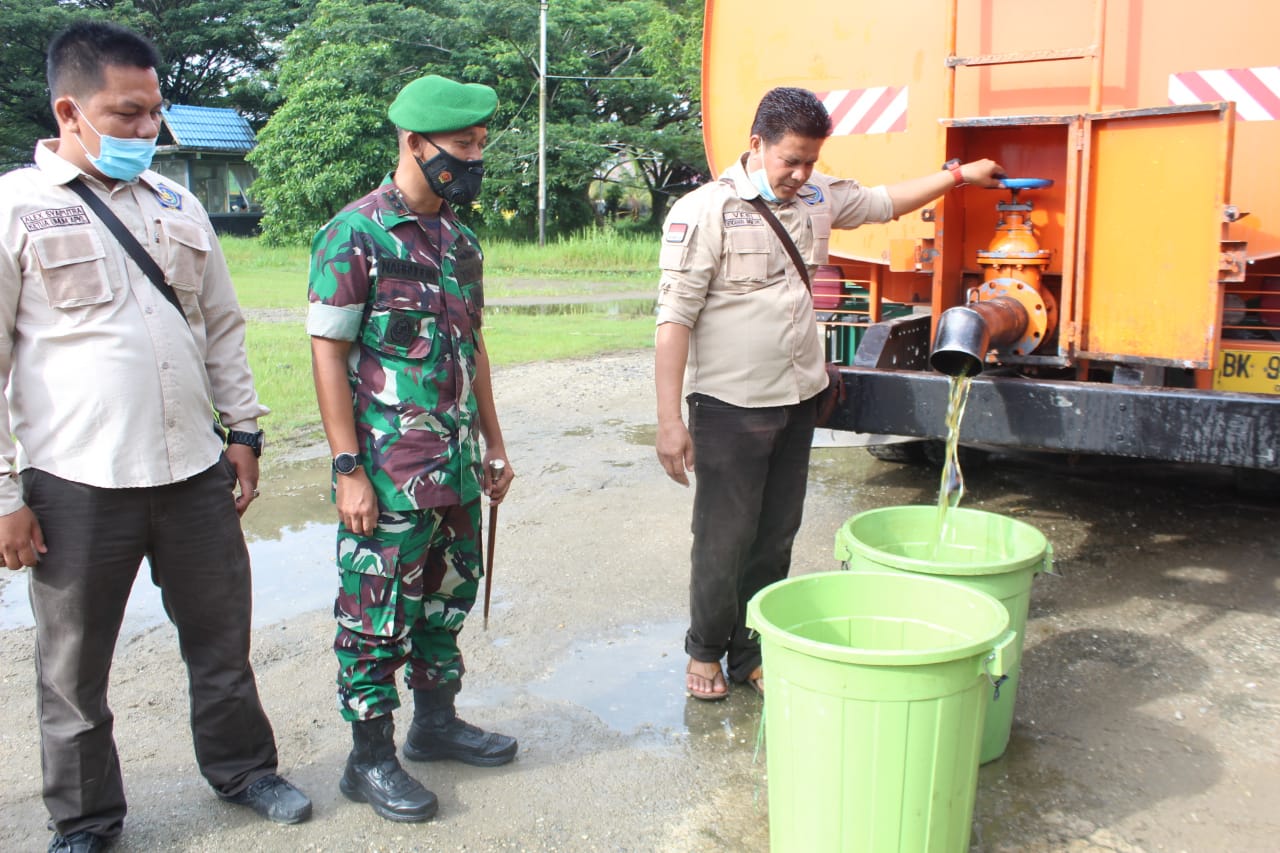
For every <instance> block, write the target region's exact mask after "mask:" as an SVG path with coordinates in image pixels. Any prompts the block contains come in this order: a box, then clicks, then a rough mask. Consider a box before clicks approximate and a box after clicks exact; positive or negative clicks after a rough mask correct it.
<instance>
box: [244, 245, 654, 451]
mask: <svg viewBox="0 0 1280 853" xmlns="http://www.w3.org/2000/svg"><path fill="white" fill-rule="evenodd" d="M630 242H632V243H636V244H637V245H635V246H631V245H630V244H629V243H625V242H624V243H623V244H619V245H611V246H606V247H605V248H606V249H607V250H608V251H603V250H601V251H600V252H599V253H597V254H595V255H592V254H590V253H589V252H585V251H582V250H579V249H575V251H577V252H578V253H579V254H581V255H583V258H585V260H576V259H573V258H568V257H565V256H564V253H565V251H567V250H566V248H565V245H568V244H565V245H562V246H561V247H560V249H559V250H558V251H559V252H560V253H561V260H560V261H559V262H557V261H556V260H555V259H554V258H551V259H550V260H548V261H546V262H545V263H541V262H540V263H534V262H533V261H527V262H528V263H529V265H530V266H532V267H534V269H532V270H528V271H518V272H515V273H514V277H515V278H517V279H518V281H519V285H518V286H516V287H507V288H503V287H502V286H501V285H498V286H497V287H495V286H494V285H492V284H491V283H490V282H492V281H494V280H495V277H496V276H495V273H494V272H493V269H492V267H490V266H489V262H488V261H486V280H485V293H486V296H487V297H488V298H490V299H493V298H500V297H501V296H503V295H539V296H556V295H561V296H573V295H579V294H582V293H586V292H604V293H616V292H626V291H635V290H637V289H639V286H640V285H643V286H644V288H648V287H651V286H652V285H653V283H654V279H655V274H654V268H655V264H653V263H652V262H650V263H648V264H647V265H646V266H645V268H644V269H643V270H642V271H638V272H635V273H634V275H633V276H632V278H631V279H629V278H628V277H626V276H624V275H623V274H622V273H623V272H624V271H626V269H627V268H626V264H629V263H639V262H640V259H641V258H642V257H643V255H642V253H643V252H646V251H648V250H647V249H646V248H645V247H644V246H643V245H640V244H639V243H640V241H630ZM222 244H223V249H224V251H225V252H226V255H227V263H228V264H229V266H230V267H231V276H232V280H233V281H234V282H235V284H236V293H237V295H238V297H239V299H240V304H241V306H242V307H243V308H244V309H245V311H246V313H247V314H248V316H249V322H248V330H247V333H246V334H247V346H248V351H249V364H250V366H251V367H252V368H253V375H254V380H255V382H256V384H257V388H258V396H259V397H260V398H261V400H262V402H263V403H264V404H265V405H267V406H268V407H270V408H271V411H272V414H271V416H270V417H269V418H268V419H267V420H266V421H265V422H264V427H265V428H266V429H267V430H268V432H269V433H270V436H271V441H272V442H273V443H279V442H284V443H285V444H293V443H304V442H311V441H315V440H318V439H320V438H322V437H323V432H322V431H321V428H320V418H319V414H318V412H317V410H316V401H315V392H314V389H313V387H312V382H311V350H310V346H309V339H308V338H307V334H306V330H305V327H304V325H303V322H302V319H301V317H302V315H303V312H304V311H305V308H306V291H307V251H306V250H305V249H302V248H297V249H280V248H270V247H265V246H262V245H260V244H259V243H258V241H257V240H246V239H236V238H223V239H222ZM503 248H504V247H503V246H502V245H501V244H499V245H498V247H497V248H496V249H494V248H490V249H487V251H486V257H487V258H493V257H494V256H495V255H497V256H499V257H501V256H502V251H501V250H502V249H503ZM529 248H530V247H519V253H521V254H520V256H521V257H524V258H526V259H528V258H530V257H531V256H530V255H528V254H527V253H528V251H529ZM532 248H533V249H535V250H536V249H537V247H532ZM542 251H544V252H546V253H549V254H550V253H554V252H555V251H557V250H556V248H555V247H554V246H548V247H546V249H544V250H542ZM631 251H634V252H635V253H636V254H635V255H630V254H626V252H631ZM656 252H657V247H656V245H655V246H653V247H652V253H653V254H654V255H655V256H656ZM512 253H513V254H515V251H514V250H512ZM589 264H595V267H592V268H591V269H592V270H593V271H592V272H590V273H587V272H583V270H586V269H588V268H589ZM503 269H511V270H514V268H503ZM497 275H499V276H500V275H501V273H499V274H497ZM604 276H609V278H608V280H607V282H605V283H604V284H600V283H598V282H597V281H596V279H597V278H602V277H604ZM632 279H633V280H632ZM497 280H498V281H501V278H498V279H497ZM577 307H578V308H579V309H581V306H577ZM272 309H275V310H277V311H278V310H279V309H294V310H296V311H297V312H298V319H296V320H295V319H290V318H288V317H285V318H283V319H282V318H280V317H279V315H278V314H277V315H273V316H272V317H271V318H269V319H265V318H262V317H260V316H255V314H259V313H260V312H263V311H269V310H272ZM653 331H654V327H653V318H652V317H651V316H646V315H644V314H635V313H633V314H625V313H606V312H604V311H601V312H599V313H594V312H592V311H590V310H586V311H583V310H577V311H575V312H574V313H565V314H558V313H530V314H525V313H518V312H513V311H505V310H498V309H493V310H490V311H489V312H487V313H486V316H485V329H484V337H485V343H486V345H487V346H488V348H489V354H490V359H491V361H492V363H493V365H494V366H495V367H502V366H505V365H511V364H523V363H527V362H533V361H549V360H554V359H562V358H586V357H590V356H592V355H596V354H600V353H606V352H616V351H619V350H629V349H642V348H646V347H652V346H653ZM498 404H499V413H501V389H500V388H499V400H498Z"/></svg>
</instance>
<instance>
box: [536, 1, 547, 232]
mask: <svg viewBox="0 0 1280 853" xmlns="http://www.w3.org/2000/svg"><path fill="white" fill-rule="evenodd" d="M538 29H539V38H538V246H540V247H541V246H545V245H546V242H547V0H539V2H538Z"/></svg>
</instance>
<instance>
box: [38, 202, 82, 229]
mask: <svg viewBox="0 0 1280 853" xmlns="http://www.w3.org/2000/svg"><path fill="white" fill-rule="evenodd" d="M88 224H89V216H88V215H87V214H86V213H85V212H84V208H83V207H81V206H80V205H78V204H77V205H75V206H74V207H59V208H57V209H55V210H37V211H36V212H35V213H28V214H27V215H26V216H24V217H22V227H23V228H26V229H27V231H43V230H45V229H46V228H66V227H67V226H69V225H88Z"/></svg>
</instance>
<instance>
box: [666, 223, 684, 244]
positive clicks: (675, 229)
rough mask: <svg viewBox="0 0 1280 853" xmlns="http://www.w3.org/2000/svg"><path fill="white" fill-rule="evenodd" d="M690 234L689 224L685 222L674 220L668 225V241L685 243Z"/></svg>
mask: <svg viewBox="0 0 1280 853" xmlns="http://www.w3.org/2000/svg"><path fill="white" fill-rule="evenodd" d="M688 236H689V226H688V225H687V224H685V223H683V222H672V223H671V224H670V225H668V226H667V242H668V243H683V242H684V239H685V238H686V237H688Z"/></svg>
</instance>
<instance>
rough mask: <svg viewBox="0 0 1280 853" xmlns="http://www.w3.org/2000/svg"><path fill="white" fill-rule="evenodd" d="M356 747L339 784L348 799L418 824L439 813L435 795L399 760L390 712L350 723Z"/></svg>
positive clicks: (381, 814)
mask: <svg viewBox="0 0 1280 853" xmlns="http://www.w3.org/2000/svg"><path fill="white" fill-rule="evenodd" d="M351 736H352V740H353V741H354V742H355V746H354V747H353V748H352V750H351V755H350V756H348V757H347V769H346V772H344V773H343V774H342V781H341V782H339V783H338V787H339V788H340V789H341V790H342V793H343V795H344V796H346V798H347V799H348V800H352V801H354V802H357V803H368V804H369V805H370V806H372V807H373V810H374V811H375V812H377V813H378V814H379V815H380V816H382V817H385V818H386V819H387V820H394V821H399V822H402V823H417V822H418V821H423V820H428V819H430V818H431V816H432V815H434V814H435V813H436V795H435V794H433V793H431V792H430V791H428V790H427V789H426V788H424V787H422V785H421V783H419V782H418V780H417V779H414V778H413V777H412V776H410V775H409V774H408V773H406V772H405V771H404V768H403V767H401V766H400V762H399V761H398V760H397V759H396V742H395V737H394V736H395V722H394V721H393V720H392V719H391V715H390V714H384V715H383V716H381V717H374V718H373V719H372V720H357V721H356V722H354V723H352V724H351Z"/></svg>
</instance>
